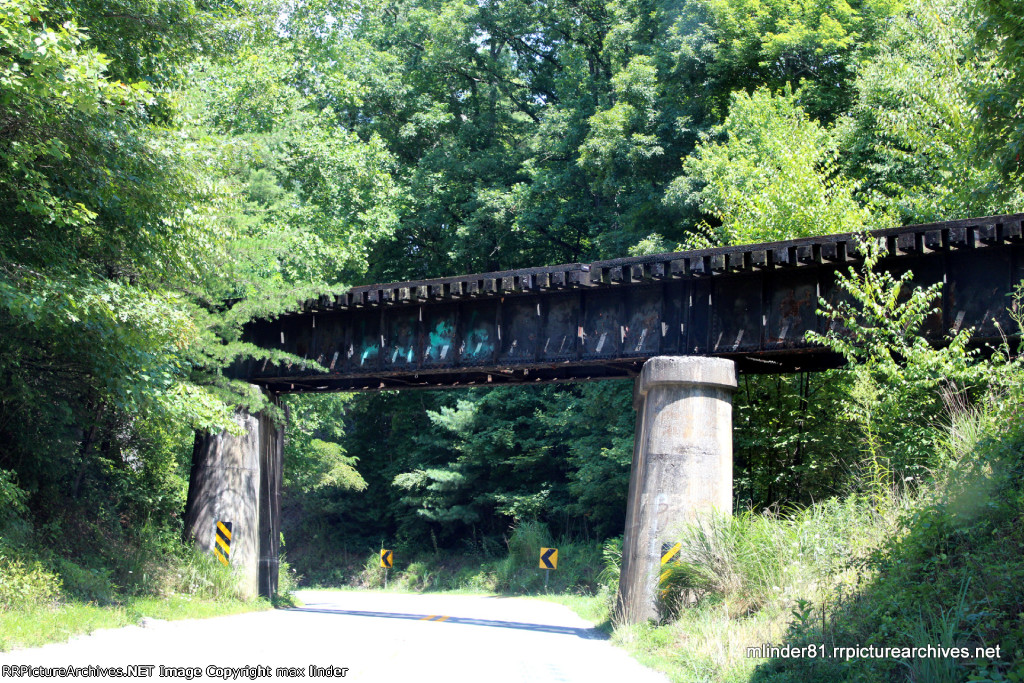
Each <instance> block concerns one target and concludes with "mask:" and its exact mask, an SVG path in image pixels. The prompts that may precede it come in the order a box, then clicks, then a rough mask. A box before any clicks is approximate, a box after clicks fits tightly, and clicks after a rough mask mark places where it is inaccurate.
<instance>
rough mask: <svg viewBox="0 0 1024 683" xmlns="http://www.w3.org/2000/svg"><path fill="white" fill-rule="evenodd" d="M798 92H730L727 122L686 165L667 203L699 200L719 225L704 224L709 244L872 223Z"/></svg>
mask: <svg viewBox="0 0 1024 683" xmlns="http://www.w3.org/2000/svg"><path fill="white" fill-rule="evenodd" d="M800 96H801V94H800V91H796V92H794V91H792V90H791V89H790V88H788V87H787V88H786V89H785V90H783V91H782V92H779V93H777V94H776V93H772V92H771V91H769V90H768V89H767V88H760V89H758V90H756V91H754V93H753V94H751V95H747V94H746V93H737V94H735V95H734V96H733V99H732V105H731V107H730V110H729V116H728V117H727V118H726V120H725V122H724V123H723V124H722V125H721V126H719V127H717V128H716V129H715V131H714V135H708V136H705V137H704V139H703V140H702V142H701V143H700V144H699V145H698V146H697V148H696V149H695V150H694V153H693V155H691V156H690V157H688V158H687V159H686V160H685V161H684V162H683V170H684V175H682V176H680V177H679V178H677V179H676V180H675V181H673V183H672V186H671V187H670V188H669V191H668V194H667V200H668V201H677V202H681V201H684V200H687V199H688V200H690V201H694V200H695V201H697V202H699V205H700V208H701V210H702V211H704V212H705V213H707V214H710V215H711V216H713V217H714V218H715V219H716V222H717V223H719V225H717V226H716V227H714V228H712V227H711V226H710V225H709V224H705V229H706V231H707V233H708V238H709V239H710V241H711V243H714V244H749V243H754V242H767V241H774V240H787V239H793V238H795V237H805V236H809V235H827V234H835V233H840V232H851V231H856V230H861V229H864V228H865V227H867V226H868V225H872V224H873V223H874V222H875V220H876V219H875V218H874V217H873V216H872V215H871V212H870V211H869V210H867V209H865V208H863V207H862V206H861V205H860V204H859V203H858V201H857V200H856V199H855V197H854V185H853V183H851V182H850V181H849V180H847V179H846V178H844V177H843V176H842V175H841V174H840V173H839V171H838V168H837V164H836V159H837V155H838V152H837V144H836V140H835V137H834V136H833V134H832V132H831V130H829V129H828V128H825V127H823V126H822V125H821V124H819V123H818V122H817V121H814V120H812V119H810V118H809V117H808V116H807V114H806V113H804V110H803V107H801V105H800V102H799V100H800ZM716 137H720V138H724V140H722V141H721V142H719V141H718V140H716V139H715V138H716Z"/></svg>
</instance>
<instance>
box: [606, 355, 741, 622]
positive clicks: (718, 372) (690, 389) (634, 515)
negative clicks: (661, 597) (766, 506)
mask: <svg viewBox="0 0 1024 683" xmlns="http://www.w3.org/2000/svg"><path fill="white" fill-rule="evenodd" d="M735 389H736V367H735V363H734V362H733V361H731V360H725V359H721V358H705V357H699V356H675V357H673V356H658V357H655V358H651V359H650V360H648V361H647V362H646V363H645V364H644V366H643V369H642V370H641V373H640V376H639V377H637V379H636V381H635V385H634V389H633V407H634V409H635V410H636V411H637V425H636V436H635V440H634V445H633V464H632V469H631V471H630V479H629V498H628V503H627V510H626V530H625V537H624V539H623V544H622V567H621V573H620V579H619V594H618V597H617V609H616V618H617V619H618V620H619V621H621V622H623V623H639V622H643V621H646V620H648V619H657V618H658V616H659V615H658V604H657V585H658V577H659V574H660V568H661V555H662V548H663V546H665V545H667V546H669V547H671V546H673V545H675V543H676V542H677V540H678V539H677V538H676V537H675V535H674V534H676V533H677V532H678V530H679V528H680V527H681V526H682V525H683V524H685V523H686V522H688V521H690V520H692V519H693V518H694V517H695V516H696V515H697V514H699V513H701V512H706V511H710V510H718V511H721V512H724V513H726V514H728V513H730V512H731V511H732V393H733V391H735Z"/></svg>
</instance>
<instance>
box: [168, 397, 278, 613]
mask: <svg viewBox="0 0 1024 683" xmlns="http://www.w3.org/2000/svg"><path fill="white" fill-rule="evenodd" d="M235 420H236V421H237V422H238V424H239V426H241V427H242V430H243V433H242V434H241V435H240V436H234V435H232V434H229V433H227V432H226V431H225V432H221V433H219V434H203V433H199V434H196V441H195V446H194V448H193V451H192V470H191V474H190V476H189V486H188V500H187V502H186V503H185V538H186V540H190V541H192V542H193V543H195V545H196V547H197V548H198V549H199V550H200V551H202V552H207V553H213V551H214V547H215V544H216V543H217V541H216V533H217V531H216V525H217V522H218V521H221V522H230V523H231V526H230V528H231V539H230V554H229V557H228V561H229V562H230V564H231V566H233V567H236V568H237V569H238V571H239V573H240V575H241V583H240V590H239V592H240V593H241V595H242V596H243V597H246V598H253V597H256V595H261V596H263V597H268V598H269V597H273V596H274V595H276V593H277V581H278V550H279V545H280V538H281V522H280V517H281V514H280V513H281V475H282V460H283V453H284V426H283V425H279V424H277V423H275V422H274V420H273V419H272V418H271V417H270V416H269V415H267V414H265V413H260V414H257V415H250V414H249V413H247V412H245V411H239V412H238V413H237V414H236V415H235Z"/></svg>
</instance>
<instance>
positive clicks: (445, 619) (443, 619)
mask: <svg viewBox="0 0 1024 683" xmlns="http://www.w3.org/2000/svg"><path fill="white" fill-rule="evenodd" d="M450 618H451V617H441V618H440V619H438V622H441V621H448V619H450Z"/></svg>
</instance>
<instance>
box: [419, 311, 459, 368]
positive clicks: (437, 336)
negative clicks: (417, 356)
mask: <svg viewBox="0 0 1024 683" xmlns="http://www.w3.org/2000/svg"><path fill="white" fill-rule="evenodd" d="M454 338H455V325H453V324H452V323H451V322H450V321H448V320H441V321H439V322H438V323H437V325H435V326H434V329H433V330H432V331H431V332H430V334H429V335H428V343H427V348H426V350H425V351H424V353H423V360H431V361H438V360H441V361H443V360H448V359H449V357H450V355H449V354H450V352H451V347H452V340H453V339H454Z"/></svg>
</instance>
